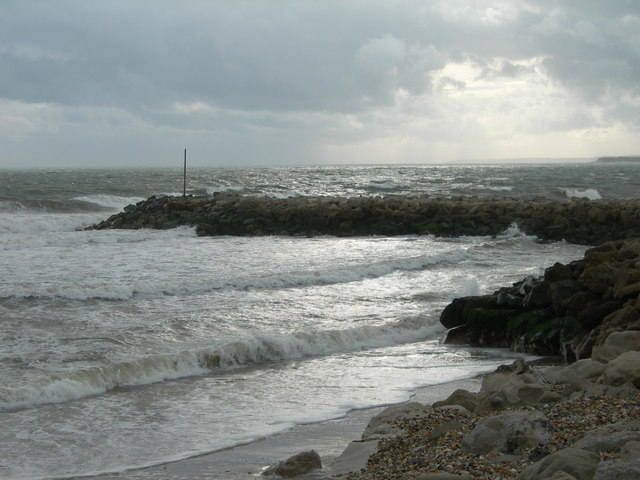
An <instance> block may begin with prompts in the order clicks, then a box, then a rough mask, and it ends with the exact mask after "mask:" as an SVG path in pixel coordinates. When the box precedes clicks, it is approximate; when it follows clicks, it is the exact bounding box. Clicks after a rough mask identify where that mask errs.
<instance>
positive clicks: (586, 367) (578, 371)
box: [556, 358, 607, 383]
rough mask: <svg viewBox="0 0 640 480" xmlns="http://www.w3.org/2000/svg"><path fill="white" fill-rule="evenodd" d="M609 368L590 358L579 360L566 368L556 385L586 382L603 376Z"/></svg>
mask: <svg viewBox="0 0 640 480" xmlns="http://www.w3.org/2000/svg"><path fill="white" fill-rule="evenodd" d="M606 367H607V366H606V365H605V364H604V363H600V362H596V361H595V360H591V359H590V358H585V359H583V360H578V361H577V362H574V363H572V364H570V365H567V366H566V367H564V369H563V370H562V372H561V373H560V375H558V378H557V379H556V383H572V382H575V381H576V380H586V379H589V378H594V377H598V376H600V375H602V372H604V370H605V368H606Z"/></svg>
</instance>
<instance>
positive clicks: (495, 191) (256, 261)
mask: <svg viewBox="0 0 640 480" xmlns="http://www.w3.org/2000/svg"><path fill="white" fill-rule="evenodd" d="M638 173H640V171H639V169H638V167H636V166H635V165H624V164H619V165H596V164H573V165H517V166H514V165H499V166H486V165H485V166H480V165H478V166H428V167H427V166H425V167H416V166H406V167H305V168H302V167H301V168H229V169H216V168H199V169H193V170H190V171H189V182H188V191H189V193H193V194H211V193H213V192H216V191H236V192H239V193H242V194H247V195H274V196H291V195H347V196H353V195H387V194H404V195H423V194H429V195H434V196H451V195H461V194H464V195H479V196H482V195H509V196H522V195H525V196H533V195H537V196H546V197H551V198H566V197H569V196H578V197H587V198H594V199H596V198H626V197H632V196H635V195H636V192H637V191H638V187H640V181H639V179H638ZM181 189H182V177H181V171H180V170H179V169H174V170H172V169H139V170H0V271H1V272H2V276H1V277H0V278H1V280H0V426H1V428H0V478H6V479H44V478H69V477H74V476H82V475H91V474H98V473H104V472H121V471H124V470H126V469H131V468H138V467H143V466H148V465H155V464H161V463H163V462H168V461H172V460H177V459H181V458H187V457H190V456H194V455H198V454H201V453H205V452H212V451H216V450H219V449H223V448H228V447H230V446H233V445H238V444H241V443H246V442H250V441H252V440H255V439H259V438H263V437H265V436H269V435H273V434H276V433H278V432H280V431H283V430H285V429H288V428H290V427H291V426H292V425H295V424H301V423H309V422H318V421H323V420H327V419H331V418H337V417H340V416H342V415H344V414H345V413H346V412H348V411H349V410H351V409H355V408H365V407H369V406H374V405H385V404H389V403H394V402H401V401H404V400H407V399H408V398H409V397H410V395H411V394H412V392H413V391H415V389H416V388H418V387H421V386H426V385H433V384H438V383H444V382H448V381H451V380H454V379H459V378H465V377H469V376H472V375H475V374H477V373H480V372H485V371H488V370H491V369H493V368H495V367H496V366H497V365H499V364H501V363H504V362H505V361H510V359H512V358H514V354H513V353H511V352H508V351H506V350H487V349H473V348H460V347H449V346H446V345H443V344H442V342H441V341H442V336H443V333H444V331H443V329H442V327H440V326H439V324H438V317H439V314H440V312H441V310H442V309H443V308H444V306H446V305H447V303H448V302H450V301H451V300H452V299H453V298H454V297H456V296H461V295H469V294H479V293H489V292H491V291H493V290H495V289H496V288H499V287H501V286H504V285H507V284H509V283H511V282H515V281H518V280H520V279H522V278H523V277H525V276H527V275H539V274H541V273H542V271H543V270H544V268H545V267H547V266H549V265H551V264H553V263H555V262H557V261H560V262H567V261H571V260H574V259H577V258H580V257H581V256H582V254H583V252H584V250H585V247H584V246H579V245H572V244H568V243H566V242H556V243H543V242H538V241H537V239H535V238H533V237H528V236H525V235H523V234H522V233H521V232H520V231H519V230H518V228H517V226H515V225H514V226H512V227H511V228H510V229H508V230H507V231H505V232H504V233H503V234H502V235H499V236H497V237H494V238H491V237H463V238H456V239H442V238H434V237H431V236H400V237H355V238H335V237H316V238H296V237H257V238H245V237H205V238H199V237H197V236H196V234H195V232H194V230H193V229H192V228H187V227H183V228H177V229H174V230H167V231H155V230H136V231H127V230H110V231H83V230H81V229H82V228H83V227H86V226H88V225H90V224H92V223H95V222H98V221H100V220H102V219H104V218H106V217H108V216H109V215H111V214H112V213H115V212H117V211H119V210H120V209H122V208H123V207H124V206H126V205H128V204H130V203H134V202H137V201H139V200H141V199H143V198H146V197H147V196H150V195H161V194H179V193H181Z"/></svg>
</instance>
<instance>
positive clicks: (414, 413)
mask: <svg viewBox="0 0 640 480" xmlns="http://www.w3.org/2000/svg"><path fill="white" fill-rule="evenodd" d="M432 411H433V408H432V407H429V406H426V405H423V404H421V403H418V402H408V403H401V404H399V405H392V406H391V407H388V408H386V409H384V410H383V411H382V412H380V413H379V414H378V415H376V416H374V417H373V418H372V419H371V420H370V421H369V424H368V425H367V428H365V430H364V432H363V433H362V439H363V440H370V439H373V438H382V437H388V436H392V435H397V434H399V433H401V432H402V430H401V429H399V428H397V427H395V426H393V425H391V424H390V423H389V422H391V421H392V420H398V419H400V418H411V417H420V416H425V415H428V414H429V413H431V412H432Z"/></svg>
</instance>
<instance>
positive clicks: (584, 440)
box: [572, 421, 640, 452]
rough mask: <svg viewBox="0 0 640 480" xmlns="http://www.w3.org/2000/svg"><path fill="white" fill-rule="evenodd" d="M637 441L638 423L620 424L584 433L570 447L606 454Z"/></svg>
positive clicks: (638, 436) (639, 437) (639, 432)
mask: <svg viewBox="0 0 640 480" xmlns="http://www.w3.org/2000/svg"><path fill="white" fill-rule="evenodd" d="M637 441H640V421H639V422H621V423H616V424H613V425H605V426H603V427H600V428H597V429H595V430H591V431H589V432H587V433H585V434H584V435H583V436H582V437H581V438H580V439H579V440H578V441H576V442H575V443H574V444H573V445H572V447H574V448H581V449H583V450H589V451H590V452H606V451H609V450H617V449H619V448H621V447H623V446H624V445H626V444H627V443H629V442H637Z"/></svg>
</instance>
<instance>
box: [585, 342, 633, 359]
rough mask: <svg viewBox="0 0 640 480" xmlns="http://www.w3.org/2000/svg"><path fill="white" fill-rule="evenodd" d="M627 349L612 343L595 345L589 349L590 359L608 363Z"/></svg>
mask: <svg viewBox="0 0 640 480" xmlns="http://www.w3.org/2000/svg"><path fill="white" fill-rule="evenodd" d="M626 351H628V350H626V349H624V348H622V347H615V346H613V345H595V346H594V347H593V348H592V349H591V359H592V360H595V361H596V362H600V363H609V362H610V361H611V360H615V359H616V358H618V357H619V356H620V355H622V354H623V353H624V352H626Z"/></svg>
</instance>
